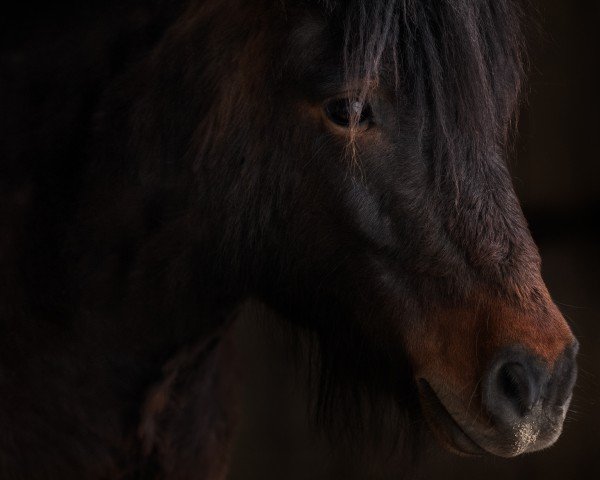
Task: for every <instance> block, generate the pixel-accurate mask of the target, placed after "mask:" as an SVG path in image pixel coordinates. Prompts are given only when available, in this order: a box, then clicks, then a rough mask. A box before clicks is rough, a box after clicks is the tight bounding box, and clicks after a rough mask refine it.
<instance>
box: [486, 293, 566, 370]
mask: <svg viewBox="0 0 600 480" xmlns="http://www.w3.org/2000/svg"><path fill="white" fill-rule="evenodd" d="M489 308H490V311H491V315H490V316H489V319H488V321H487V324H486V329H487V330H488V335H489V336H490V337H491V339H493V341H492V344H493V346H494V347H495V348H503V347H504V346H507V345H519V346H520V347H522V348H524V349H525V350H527V351H529V352H531V353H532V354H534V355H536V356H537V357H539V358H540V359H542V360H543V361H545V362H546V363H547V364H548V365H554V363H555V362H556V361H557V359H558V358H559V357H560V356H561V355H563V353H564V352H565V351H566V350H567V349H568V348H569V347H570V345H572V344H574V343H576V340H575V337H574V336H573V333H572V332H571V329H570V327H569V325H568V324H567V322H566V320H565V318H564V317H563V315H562V314H561V313H560V311H559V310H558V308H557V307H556V305H555V304H554V303H553V302H552V300H551V299H550V297H549V295H544V296H543V299H542V301H541V302H536V303H533V302H531V303H530V304H525V305H522V306H521V305H507V304H505V303H501V302H499V301H497V300H496V301H494V302H492V303H491V304H490V306H489Z"/></svg>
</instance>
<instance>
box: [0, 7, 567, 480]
mask: <svg viewBox="0 0 600 480" xmlns="http://www.w3.org/2000/svg"><path fill="white" fill-rule="evenodd" d="M15 3H16V2H15ZM81 3H83V2H59V4H58V5H56V4H49V2H46V3H45V4H43V5H39V6H35V8H34V6H33V5H31V4H30V3H27V2H24V3H23V4H22V5H21V4H17V5H13V6H12V10H10V9H8V10H6V11H5V12H4V20H3V23H4V24H3V25H2V29H1V31H2V47H1V49H2V50H1V57H0V61H1V77H0V79H1V89H0V106H1V111H2V116H1V119H0V122H1V127H2V128H1V131H2V134H1V137H0V138H1V146H0V151H1V152H2V153H1V155H2V156H1V158H0V168H1V176H0V182H1V183H0V185H1V198H2V201H1V203H0V212H1V213H0V221H1V222H2V230H1V232H2V233H1V236H0V239H1V241H0V279H1V288H0V305H1V306H0V328H1V335H0V432H1V434H0V477H1V478H2V479H4V480H14V479H27V480H36V479H107V478H111V479H116V478H119V479H129V478H131V479H133V478H136V479H139V478H164V479H169V480H174V479H209V480H214V479H223V478H225V476H226V472H227V463H228V459H229V449H230V444H231V439H232V438H233V432H234V430H235V428H234V426H235V410H236V409H235V406H234V397H235V385H236V383H237V381H238V380H237V377H236V375H235V366H234V362H233V361H232V358H233V357H232V351H231V350H232V347H231V338H230V337H231V329H232V325H233V324H234V322H235V318H236V312H237V311H238V309H239V307H240V305H242V304H243V303H244V302H245V301H246V300H247V299H249V298H253V299H258V300H259V301H260V302H262V303H264V304H266V305H267V306H269V307H270V308H272V309H273V310H275V311H276V312H277V313H278V314H279V315H280V316H281V317H282V318H284V319H285V320H286V321H287V322H288V323H289V324H290V325H293V328H294V329H295V331H297V332H299V335H306V336H310V337H311V338H313V339H315V340H314V341H315V345H316V349H317V352H318V354H317V357H316V358H317V359H318V366H317V368H318V372H319V374H318V380H317V384H318V386H319V388H318V390H317V392H315V395H316V399H317V400H316V404H317V411H318V413H317V415H318V416H320V418H323V419H326V420H327V419H328V422H327V423H328V424H330V425H331V426H332V428H335V425H336V424H343V423H345V422H347V421H348V422H349V421H350V420H351V418H353V417H352V416H351V415H349V414H348V413H347V412H348V411H353V410H352V409H351V408H350V407H348V408H349V409H350V410H348V411H345V410H340V409H339V408H338V406H339V405H350V404H351V403H352V401H348V399H353V401H354V400H355V399H358V400H356V402H357V403H359V404H360V403H364V402H363V401H362V400H360V399H361V398H366V397H368V398H384V397H385V398H391V399H393V401H394V402H395V406H396V407H397V408H398V409H399V410H402V411H408V412H410V413H409V415H408V416H409V420H411V422H409V423H415V422H416V421H417V420H418V419H421V418H422V419H424V421H425V422H426V424H427V425H428V426H429V428H430V430H431V431H432V432H433V434H434V436H435V437H436V438H437V439H438V440H439V442H440V443H441V444H442V445H444V446H446V447H447V448H448V449H450V450H452V451H454V452H457V453H459V454H465V455H478V454H483V453H489V454H493V455H499V456H503V457H511V456H515V455H519V454H521V453H524V452H533V451H536V450H539V449H543V448H546V447H548V446H550V445H551V444H553V443H554V442H555V441H556V439H557V438H558V436H559V435H560V433H561V429H562V423H563V420H564V418H565V413H566V411H567V409H568V406H569V402H570V399H571V395H572V389H573V384H574V382H575V376H576V363H575V356H576V353H577V348H578V347H577V342H576V340H575V338H574V336H573V334H572V332H571V330H570V328H569V326H568V325H567V323H566V321H565V320H564V318H563V317H562V316H561V314H560V312H559V311H558V309H557V307H556V306H555V305H554V303H553V302H552V300H551V298H550V295H549V293H548V291H547V289H546V287H545V285H544V283H543V281H542V278H541V274H540V258H539V255H538V251H537V249H536V247H535V245H534V242H533V240H532V238H531V236H530V233H529V232H528V227H527V224H526V221H525V219H524V216H523V214H522V211H521V209H520V206H519V204H518V201H517V198H516V196H515V193H514V190H513V187H512V185H511V180H510V176H509V173H508V170H507V165H506V158H507V155H508V154H509V153H510V145H511V139H512V137H513V133H514V130H515V128H514V126H515V118H516V112H517V110H518V106H519V100H520V98H521V90H522V83H523V78H524V73H523V72H524V67H523V65H524V46H523V41H522V38H523V35H522V30H523V27H522V25H523V24H524V21H525V19H526V18H525V17H526V15H525V14H523V13H522V10H521V9H520V8H519V5H518V4H517V3H516V2H514V1H512V0H436V1H434V0H149V1H142V0H138V1H130V2H115V1H113V2H111V1H104V2H96V1H90V2H87V3H86V4H85V5H82V4H81ZM344 412H346V413H344ZM417 423H418V422H417ZM405 428H409V427H408V426H407V425H404V424H403V423H402V422H398V423H397V424H393V425H392V429H395V430H396V431H397V433H398V435H400V436H402V435H404V433H405V432H406V430H405Z"/></svg>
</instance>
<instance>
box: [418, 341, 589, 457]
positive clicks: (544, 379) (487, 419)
mask: <svg viewBox="0 0 600 480" xmlns="http://www.w3.org/2000/svg"><path fill="white" fill-rule="evenodd" d="M578 348H579V346H578V344H577V342H576V341H574V342H573V343H572V344H570V345H569V346H568V347H567V348H566V349H565V350H564V351H563V352H562V354H561V355H560V356H559V357H558V359H557V360H556V361H555V362H554V364H553V365H551V366H548V364H547V363H546V362H544V361H543V360H542V359H540V358H539V357H537V356H536V355H534V354H532V353H530V352H529V351H528V350H526V349H525V348H523V347H521V346H511V347H507V348H504V349H503V350H501V351H500V352H499V353H498V354H497V356H496V357H495V359H494V360H493V361H492V362H491V365H490V366H489V367H488V369H487V370H486V371H485V372H484V373H483V376H482V378H481V382H480V386H479V391H477V392H473V395H472V396H471V397H470V398H467V399H464V398H459V396H458V395H456V394H453V393H452V392H448V391H447V390H446V391H445V390H444V387H443V385H437V386H436V385H435V384H430V383H429V382H428V381H427V380H425V379H421V380H420V382H419V390H420V393H421V399H422V402H421V403H422V405H423V411H424V413H425V416H426V417H427V420H428V422H429V424H430V426H431V427H432V430H433V431H434V433H436V434H437V436H438V438H440V439H441V440H442V443H444V444H445V445H446V446H447V447H448V448H450V449H451V450H453V451H455V452H456V453H461V454H482V453H491V454H494V455H498V456H502V457H512V456H516V455H519V454H521V453H525V452H533V451H536V450H541V449H543V448H546V447H548V446H550V445H552V444H553V443H554V442H555V441H556V440H557V439H558V437H559V436H560V433H561V431H562V425H563V421H564V419H565V415H566V412H567V409H568V407H569V403H570V401H571V395H572V391H573V386H574V384H575V379H576V376H577V365H576V361H575V357H576V355H577V351H578ZM465 402H466V404H465ZM477 404H478V405H477Z"/></svg>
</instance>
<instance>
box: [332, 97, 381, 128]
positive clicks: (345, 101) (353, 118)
mask: <svg viewBox="0 0 600 480" xmlns="http://www.w3.org/2000/svg"><path fill="white" fill-rule="evenodd" d="M325 113H326V114H327V118H329V120H331V121H332V122H333V123H335V124H336V125H339V126H340V127H344V128H350V127H351V126H352V125H353V124H354V125H355V126H356V127H358V128H367V127H368V126H369V124H370V123H371V121H372V119H373V112H372V110H371V105H369V104H368V103H367V102H361V101H359V100H353V99H350V98H336V99H334V100H330V101H329V102H328V103H327V104H326V105H325Z"/></svg>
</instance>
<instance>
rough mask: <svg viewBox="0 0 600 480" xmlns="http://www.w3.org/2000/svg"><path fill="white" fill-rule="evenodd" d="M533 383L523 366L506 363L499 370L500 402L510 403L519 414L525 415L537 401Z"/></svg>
mask: <svg viewBox="0 0 600 480" xmlns="http://www.w3.org/2000/svg"><path fill="white" fill-rule="evenodd" d="M532 383H533V382H532V381H531V379H530V378H529V375H528V373H527V370H526V369H525V367H524V366H523V365H521V364H520V363H516V362H510V363H506V364H504V365H503V366H502V367H501V368H500V369H499V370H498V385H497V387H498V390H497V394H498V395H499V396H500V398H499V399H498V400H499V401H500V402H502V401H503V400H504V401H506V402H508V403H509V404H510V405H511V406H512V407H514V409H515V410H516V411H517V412H519V413H520V414H521V415H525V414H526V413H527V412H528V411H529V410H531V408H532V407H533V405H534V403H535V402H536V400H537V398H536V394H535V388H534V385H533V384H532Z"/></svg>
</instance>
